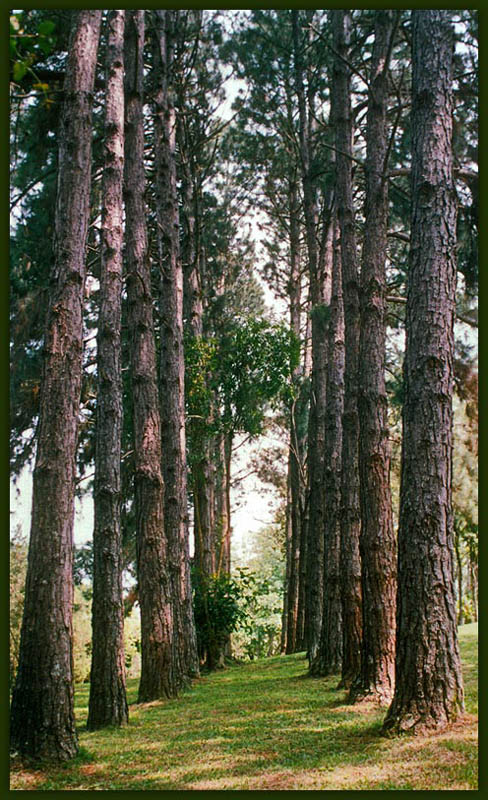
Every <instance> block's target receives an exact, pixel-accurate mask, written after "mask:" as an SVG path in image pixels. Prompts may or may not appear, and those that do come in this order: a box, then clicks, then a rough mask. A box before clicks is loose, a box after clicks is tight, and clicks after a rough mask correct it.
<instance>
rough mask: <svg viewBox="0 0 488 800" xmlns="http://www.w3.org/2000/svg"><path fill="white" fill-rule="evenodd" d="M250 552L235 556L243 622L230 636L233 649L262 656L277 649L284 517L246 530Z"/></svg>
mask: <svg viewBox="0 0 488 800" xmlns="http://www.w3.org/2000/svg"><path fill="white" fill-rule="evenodd" d="M248 538H250V540H251V541H250V543H249V544H250V547H248V548H247V552H248V553H250V555H246V556H245V557H242V556H241V557H240V558H237V557H236V558H237V562H238V564H239V566H237V567H236V568H235V569H234V574H235V575H236V576H237V577H238V578H239V580H240V582H241V585H243V587H244V592H243V604H244V608H245V611H246V616H245V618H244V622H243V624H242V625H241V626H240V627H239V629H238V630H237V632H236V634H235V635H234V636H233V637H232V649H233V653H234V654H235V655H236V656H238V657H240V658H242V657H244V658H249V659H251V660H252V659H254V658H264V657H266V656H270V655H274V654H276V653H279V647H280V634H281V613H282V609H283V584H284V577H285V518H284V515H278V517H277V521H276V523H274V524H272V525H268V526H267V527H265V528H262V529H261V530H259V531H256V532H254V533H252V534H249V536H248Z"/></svg>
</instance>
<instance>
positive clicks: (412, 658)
mask: <svg viewBox="0 0 488 800" xmlns="http://www.w3.org/2000/svg"><path fill="white" fill-rule="evenodd" d="M449 18H450V14H449V12H447V11H439V10H435V11H425V10H422V11H414V12H413V14H412V27H413V31H412V32H413V46H412V48H413V78H412V133H413V141H412V229H411V251H410V270H409V277H408V293H407V318H406V331H407V339H406V352H405V363H404V381H405V383H404V392H405V400H404V408H403V449H402V481H401V489H400V520H399V535H398V550H399V559H398V584H399V585H398V611H397V650H396V668H395V680H396V685H395V694H394V697H393V702H392V704H391V706H390V709H389V711H388V714H387V718H386V720H385V724H384V727H385V730H389V731H395V732H400V731H412V732H418V731H421V730H423V729H429V728H442V727H444V726H445V725H446V724H448V723H449V722H450V721H451V720H453V719H454V718H455V717H456V716H457V715H458V714H459V712H460V711H462V709H463V684H462V676H461V666H460V660H459V651H458V643H457V629H456V607H455V600H454V563H453V562H454V554H453V517H452V508H451V467H452V392H453V368H452V359H453V324H454V312H455V283H456V260H455V247H456V201H455V190H454V185H453V179H452V150H451V141H452V117H451V115H452V52H453V31H452V26H451V25H450V23H449Z"/></svg>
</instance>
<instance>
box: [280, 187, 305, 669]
mask: <svg viewBox="0 0 488 800" xmlns="http://www.w3.org/2000/svg"><path fill="white" fill-rule="evenodd" d="M288 197H289V217H290V224H289V231H290V233H289V236H290V281H289V298H290V328H291V330H292V331H293V333H294V334H295V336H296V337H297V338H298V339H299V338H300V332H301V309H300V304H301V264H300V216H299V215H300V206H299V198H298V185H297V179H296V178H292V179H290V182H289V191H288ZM292 380H293V382H294V385H295V387H296V391H297V392H298V393H299V394H300V392H301V388H300V385H299V384H300V366H297V367H296V369H295V372H294V374H293V376H292ZM301 407H302V403H301V402H300V397H299V396H298V397H297V398H296V401H295V402H294V404H293V407H292V409H291V413H290V448H289V453H288V483H289V493H290V494H289V512H288V513H289V526H290V533H289V539H290V541H289V543H287V565H286V571H287V583H286V587H287V590H286V644H285V649H286V652H287V653H294V652H295V648H296V646H297V622H298V599H299V583H300V577H299V566H300V559H299V552H300V540H301V521H302V520H301V507H302V495H303V489H302V485H303V481H302V477H301V473H302V459H303V445H304V442H303V436H302V435H301V432H300V427H301V426H300V415H301Z"/></svg>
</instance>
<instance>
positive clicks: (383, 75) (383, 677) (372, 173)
mask: <svg viewBox="0 0 488 800" xmlns="http://www.w3.org/2000/svg"><path fill="white" fill-rule="evenodd" d="M375 15H376V18H375V40H374V47H373V55H372V63H371V73H370V90H369V100H368V120H367V130H366V137H367V139H366V140H367V150H366V200H365V206H366V207H365V233H364V244H363V253H362V265H361V332H360V346H359V395H358V411H359V428H360V436H359V476H360V499H361V535H360V542H359V546H360V554H361V587H362V598H363V606H362V640H361V670H360V673H359V675H358V676H357V677H356V679H355V680H354V682H353V684H352V686H351V692H350V695H349V699H350V700H351V701H353V702H354V701H356V700H359V699H361V698H364V697H371V698H372V699H374V700H376V701H377V702H379V703H380V704H382V705H385V704H388V703H389V702H390V700H391V698H392V696H393V688H394V677H395V666H394V664H395V609H396V541H395V534H394V530H393V514H392V506H391V489H390V444H389V440H388V403H387V398H386V389H385V342H386V318H385V310H386V271H385V262H386V243H387V231H388V180H387V163H386V159H387V157H388V135H387V134H388V129H387V116H386V115H387V105H388V65H389V54H390V52H391V47H392V38H393V36H394V34H395V30H396V25H395V13H394V12H393V11H376V12H375Z"/></svg>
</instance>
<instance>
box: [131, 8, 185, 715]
mask: <svg viewBox="0 0 488 800" xmlns="http://www.w3.org/2000/svg"><path fill="white" fill-rule="evenodd" d="M144 14H145V12H144V11H130V12H127V20H126V40H125V48H126V49H125V97H126V117H125V184H124V198H125V213H126V259H127V327H128V335H129V340H130V371H131V389H132V417H133V442H134V444H133V446H134V502H135V506H136V510H135V515H136V549H137V582H138V589H139V593H138V596H139V604H140V608H141V679H140V683H139V693H138V701H139V702H148V701H150V700H156V699H157V698H160V697H163V696H166V697H173V696H175V694H176V693H177V687H178V681H177V679H176V676H175V668H174V663H173V657H172V653H173V651H172V638H173V598H172V593H171V581H170V574H169V569H168V557H167V543H166V538H165V530H164V514H163V493H164V485H163V478H162V474H161V421H160V413H159V395H158V384H157V369H156V348H155V338H154V319H153V299H152V290H151V270H150V260H149V250H148V236H147V225H146V216H147V209H146V204H145V200H144V192H145V186H146V180H145V170H144V116H143V102H144V85H143V83H144V43H145V24H144V23H145V20H144Z"/></svg>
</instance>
